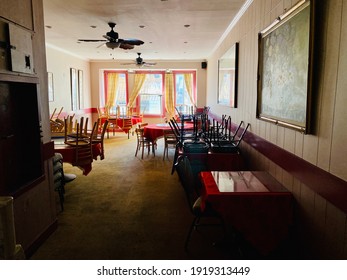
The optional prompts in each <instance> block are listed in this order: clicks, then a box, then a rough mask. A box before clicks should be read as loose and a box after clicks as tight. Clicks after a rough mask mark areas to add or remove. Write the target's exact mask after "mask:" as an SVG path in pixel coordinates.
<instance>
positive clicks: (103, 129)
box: [92, 119, 108, 160]
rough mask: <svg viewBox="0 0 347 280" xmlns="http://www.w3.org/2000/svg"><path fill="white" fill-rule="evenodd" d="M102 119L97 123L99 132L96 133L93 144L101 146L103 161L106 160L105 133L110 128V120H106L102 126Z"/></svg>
mask: <svg viewBox="0 0 347 280" xmlns="http://www.w3.org/2000/svg"><path fill="white" fill-rule="evenodd" d="M100 122H101V121H100V119H99V120H98V121H97V132H96V133H94V137H93V138H92V144H100V145H101V153H100V159H101V160H103V159H104V158H105V149H104V138H105V133H106V130H107V127H108V120H105V121H104V122H103V123H102V125H101V126H100V125H99V123H100Z"/></svg>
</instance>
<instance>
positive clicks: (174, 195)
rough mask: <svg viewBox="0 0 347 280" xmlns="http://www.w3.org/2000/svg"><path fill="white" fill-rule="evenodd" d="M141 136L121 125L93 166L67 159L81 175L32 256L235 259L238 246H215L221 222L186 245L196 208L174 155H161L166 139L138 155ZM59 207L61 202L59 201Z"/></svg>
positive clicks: (70, 186)
mask: <svg viewBox="0 0 347 280" xmlns="http://www.w3.org/2000/svg"><path fill="white" fill-rule="evenodd" d="M135 147H136V137H135V136H130V139H128V138H127V135H126V134H124V133H121V132H119V133H116V135H115V136H110V138H109V139H105V150H106V154H105V159H104V160H102V161H100V160H97V161H95V162H93V170H92V171H91V173H90V174H89V175H88V176H83V175H82V172H81V170H79V169H78V168H76V167H72V166H71V165H69V164H65V165H64V170H65V172H67V173H74V174H76V175H77V178H76V179H75V180H74V181H72V182H70V183H68V184H67V185H66V194H65V204H64V206H65V209H64V211H63V212H61V213H60V214H59V216H58V229H57V230H56V231H55V232H54V233H53V234H52V235H51V236H50V237H49V238H48V240H47V241H46V242H45V243H44V244H43V245H42V246H41V247H40V248H39V249H38V250H37V251H36V252H35V253H34V255H33V256H32V257H31V259H33V260H46V259H48V260H67V259H71V260H72V259H81V260H87V259H89V260H97V259H100V260H105V259H115V260H120V259H124V260H134V259H138V260H146V259H157V260H160V259H169V260H170V259H172V260H181V259H235V258H238V254H237V250H233V249H231V248H229V247H228V246H213V245H212V244H213V243H214V242H216V241H217V242H218V241H219V240H221V238H222V231H221V229H220V228H218V227H206V228H203V229H201V230H199V231H195V232H194V233H193V235H192V239H191V241H190V243H189V248H188V250H187V251H186V250H185V249H184V241H185V238H186V234H187V232H188V228H189V226H190V223H191V222H192V218H193V217H192V215H191V213H190V212H189V209H188V205H187V202H186V199H185V195H184V192H183V189H182V187H181V185H180V182H179V180H178V176H177V174H176V173H175V174H173V175H171V167H172V158H173V150H170V151H169V158H170V160H164V161H163V157H162V156H163V139H161V140H159V141H158V148H157V150H156V156H155V157H154V156H153V154H150V155H147V154H146V153H145V156H144V159H143V160H141V156H140V155H138V157H135V156H134V153H135ZM57 207H59V204H57Z"/></svg>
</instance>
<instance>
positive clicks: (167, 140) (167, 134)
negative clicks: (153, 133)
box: [163, 129, 177, 160]
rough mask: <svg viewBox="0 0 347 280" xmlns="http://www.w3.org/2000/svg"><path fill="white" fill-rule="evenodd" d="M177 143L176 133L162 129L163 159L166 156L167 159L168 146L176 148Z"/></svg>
mask: <svg viewBox="0 0 347 280" xmlns="http://www.w3.org/2000/svg"><path fill="white" fill-rule="evenodd" d="M176 145H177V138H176V135H175V134H173V132H172V131H171V130H166V129H165V130H164V153H163V160H164V159H165V154H166V158H167V159H169V147H172V148H175V149H176Z"/></svg>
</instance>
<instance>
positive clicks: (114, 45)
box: [106, 42, 120, 50]
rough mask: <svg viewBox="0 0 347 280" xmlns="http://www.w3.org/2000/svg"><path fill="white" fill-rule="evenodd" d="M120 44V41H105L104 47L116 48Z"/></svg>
mask: <svg viewBox="0 0 347 280" xmlns="http://www.w3.org/2000/svg"><path fill="white" fill-rule="evenodd" d="M119 45H120V43H118V42H106V47H108V48H109V49H112V50H113V49H116V48H118V47H119Z"/></svg>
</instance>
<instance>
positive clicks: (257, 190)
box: [199, 171, 293, 255]
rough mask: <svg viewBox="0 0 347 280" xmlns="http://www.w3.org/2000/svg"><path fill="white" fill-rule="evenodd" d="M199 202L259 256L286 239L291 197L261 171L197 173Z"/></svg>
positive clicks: (291, 205)
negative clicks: (209, 209)
mask: <svg viewBox="0 0 347 280" xmlns="http://www.w3.org/2000/svg"><path fill="white" fill-rule="evenodd" d="M199 176H200V179H201V182H202V198H203V199H202V200H203V203H209V204H211V206H212V207H213V208H214V209H215V210H216V211H218V212H219V213H220V214H221V215H222V216H223V217H224V219H225V222H226V223H227V224H230V225H231V226H232V227H233V228H235V229H236V230H237V231H238V232H240V233H241V234H242V236H243V237H244V238H245V239H246V240H247V241H248V242H249V243H250V244H251V245H253V246H254V248H255V249H257V250H258V252H259V253H261V254H263V255H268V254H270V253H271V252H272V251H274V250H275V249H276V248H278V246H279V245H280V244H281V242H283V241H284V240H286V238H288V236H289V232H290V228H291V226H292V224H293V196H292V194H291V192H289V191H288V190H287V189H286V188H284V187H283V186H282V185H281V184H280V183H279V182H278V181H276V180H275V179H274V178H273V177H272V176H271V175H270V174H268V173H267V172H262V171H238V172H228V171H208V172H201V173H200V174H199Z"/></svg>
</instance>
